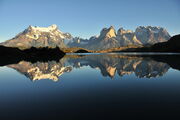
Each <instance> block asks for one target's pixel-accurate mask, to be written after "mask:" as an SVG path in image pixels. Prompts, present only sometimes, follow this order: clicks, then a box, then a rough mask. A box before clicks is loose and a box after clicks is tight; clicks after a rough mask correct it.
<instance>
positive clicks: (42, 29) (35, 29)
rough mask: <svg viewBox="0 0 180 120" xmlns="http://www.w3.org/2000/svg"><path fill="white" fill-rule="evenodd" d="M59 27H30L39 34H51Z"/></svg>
mask: <svg viewBox="0 0 180 120" xmlns="http://www.w3.org/2000/svg"><path fill="white" fill-rule="evenodd" d="M57 28H58V27H57V25H55V24H53V25H51V26H49V27H38V26H31V25H30V26H29V29H31V30H33V31H39V32H51V31H54V30H56V29H57Z"/></svg>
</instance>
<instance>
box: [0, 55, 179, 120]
mask: <svg viewBox="0 0 180 120" xmlns="http://www.w3.org/2000/svg"><path fill="white" fill-rule="evenodd" d="M176 58H177V59H176ZM178 58H179V55H172V54H168V55H165V54H163V55H152V54H151V55H145V54H143V55H141V54H70V55H66V56H64V57H63V58H61V59H60V60H54V61H53V60H51V61H33V62H32V61H18V62H17V63H10V64H3V63H1V67H0V96H1V97H0V118H1V119H3V120H5V119H11V120H12V119H13V120H14V119H18V120H20V119H22V120H25V119H38V120H41V119H42V120H44V119H51V120H55V119H58V120H60V119H62V120H72V119H73V120H79V119H84V120H87V119H91V120H93V119H103V118H108V119H110V120H112V119H120V118H132V119H134V118H136V117H137V116H138V118H139V117H140V118H143V119H147V118H162V117H171V118H177V115H178V114H179V112H180V79H179V78H180V71H179V70H180V69H179V68H180V65H179V63H178V61H179V59H178ZM173 60H174V62H173Z"/></svg>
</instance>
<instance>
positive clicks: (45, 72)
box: [7, 55, 170, 81]
mask: <svg viewBox="0 0 180 120" xmlns="http://www.w3.org/2000/svg"><path fill="white" fill-rule="evenodd" d="M86 66H90V67H91V68H92V69H96V70H100V72H101V75H102V76H104V77H107V76H108V77H110V78H113V77H114V76H115V75H116V74H118V75H119V76H120V77H123V76H124V75H130V74H133V73H134V74H135V75H136V76H137V77H138V78H143V77H145V78H152V77H158V76H163V75H164V74H165V73H166V72H167V71H168V69H169V68H170V66H169V65H168V64H166V63H163V62H157V61H155V60H153V59H151V58H148V57H138V56H125V55H87V56H78V55H66V56H65V57H64V58H62V59H60V60H59V61H48V62H35V63H31V62H27V61H20V62H19V63H18V64H11V65H8V66H7V67H9V68H13V69H15V70H17V71H18V72H20V73H21V74H24V75H25V76H26V77H28V78H29V79H31V80H32V81H34V80H41V79H50V80H53V81H58V80H59V77H60V76H61V75H62V74H64V73H67V72H71V71H73V70H75V69H74V68H76V69H78V68H81V67H86ZM79 74H81V73H79Z"/></svg>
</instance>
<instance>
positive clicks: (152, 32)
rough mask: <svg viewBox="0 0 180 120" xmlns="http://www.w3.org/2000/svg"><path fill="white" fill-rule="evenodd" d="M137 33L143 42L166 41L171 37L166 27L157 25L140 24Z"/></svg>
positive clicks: (137, 36)
mask: <svg viewBox="0 0 180 120" xmlns="http://www.w3.org/2000/svg"><path fill="white" fill-rule="evenodd" d="M135 34H136V38H137V39H138V40H140V41H141V42H142V43H143V44H155V43H158V42H166V41H168V40H169V39H170V37H171V36H170V35H169V33H168V32H167V30H166V29H165V28H162V27H156V26H139V27H137V28H136V30H135Z"/></svg>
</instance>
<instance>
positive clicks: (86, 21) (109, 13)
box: [0, 0, 180, 41]
mask: <svg viewBox="0 0 180 120" xmlns="http://www.w3.org/2000/svg"><path fill="white" fill-rule="evenodd" d="M51 24H57V25H58V26H59V29H60V30H61V31H63V32H69V33H71V34H72V35H73V36H81V37H83V38H89V37H90V36H93V35H97V34H99V32H100V31H101V29H102V28H104V27H109V26H111V25H113V26H114V27H115V28H116V29H118V28H120V27H124V28H125V29H132V30H135V28H136V27H137V26H141V25H142V26H148V25H152V26H162V27H164V28H166V29H167V30H168V31H169V33H170V34H171V35H175V34H179V33H180V1H179V0H49V1H48V0H0V41H4V40H7V39H10V38H12V37H14V36H15V35H16V34H18V33H19V32H21V31H23V30H24V29H25V28H27V27H28V26H29V25H33V26H42V27H46V26H49V25H51Z"/></svg>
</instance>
